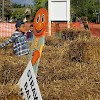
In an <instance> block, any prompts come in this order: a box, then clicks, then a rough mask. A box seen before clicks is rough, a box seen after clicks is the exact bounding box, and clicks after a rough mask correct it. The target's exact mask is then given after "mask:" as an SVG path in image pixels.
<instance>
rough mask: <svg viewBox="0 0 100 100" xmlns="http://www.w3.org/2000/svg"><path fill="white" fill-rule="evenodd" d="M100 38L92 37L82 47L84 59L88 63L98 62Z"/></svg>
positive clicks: (99, 58)
mask: <svg viewBox="0 0 100 100" xmlns="http://www.w3.org/2000/svg"><path fill="white" fill-rule="evenodd" d="M99 44H100V40H98V41H97V39H96V38H92V39H91V40H90V41H89V42H87V43H86V45H85V49H84V60H85V61H87V62H90V63H100V45H99Z"/></svg>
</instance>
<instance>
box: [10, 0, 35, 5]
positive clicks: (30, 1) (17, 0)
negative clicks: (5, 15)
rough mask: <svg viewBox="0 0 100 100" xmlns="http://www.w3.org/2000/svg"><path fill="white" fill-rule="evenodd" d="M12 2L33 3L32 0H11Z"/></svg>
mask: <svg viewBox="0 0 100 100" xmlns="http://www.w3.org/2000/svg"><path fill="white" fill-rule="evenodd" d="M11 1H12V2H15V3H18V4H22V5H24V4H28V5H29V4H32V5H33V3H34V0H11Z"/></svg>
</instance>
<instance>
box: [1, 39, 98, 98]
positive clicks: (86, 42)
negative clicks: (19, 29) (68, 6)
mask: <svg viewBox="0 0 100 100" xmlns="http://www.w3.org/2000/svg"><path fill="white" fill-rule="evenodd" d="M5 40H6V39H0V42H3V41H5ZM59 44H60V45H59ZM99 44H100V39H99V38H93V37H90V38H85V39H84V38H81V39H78V38H77V39H74V40H64V41H63V40H60V39H57V38H54V37H46V43H45V46H44V49H43V53H42V57H41V61H40V64H39V70H38V77H37V80H38V84H39V88H40V91H41V94H42V97H43V100H100V60H99V59H100V46H99ZM27 58H28V56H23V57H21V58H18V57H16V56H15V55H14V54H13V51H12V46H11V45H9V46H7V47H5V48H3V49H0V100H23V99H22V96H21V94H20V90H19V87H18V86H17V85H16V84H17V82H18V80H19V79H20V76H21V75H22V73H23V71H24V69H25V67H26V65H27V63H28V59H27Z"/></svg>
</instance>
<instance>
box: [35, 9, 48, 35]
mask: <svg viewBox="0 0 100 100" xmlns="http://www.w3.org/2000/svg"><path fill="white" fill-rule="evenodd" d="M47 24H48V13H47V10H46V9H45V8H40V9H39V10H38V12H37V13H36V16H35V18H34V35H35V36H42V35H43V34H44V31H45V30H46V27H47Z"/></svg>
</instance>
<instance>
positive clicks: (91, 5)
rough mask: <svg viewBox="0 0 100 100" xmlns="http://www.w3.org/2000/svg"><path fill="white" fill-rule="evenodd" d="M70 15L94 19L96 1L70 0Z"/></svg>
mask: <svg viewBox="0 0 100 100" xmlns="http://www.w3.org/2000/svg"><path fill="white" fill-rule="evenodd" d="M71 8H72V9H71V10H72V11H71V12H73V13H72V15H74V14H76V15H77V16H78V17H79V16H87V17H88V18H89V19H93V18H94V17H95V15H96V14H95V13H96V9H97V4H96V0H71Z"/></svg>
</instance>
